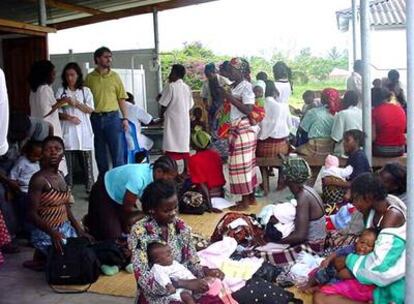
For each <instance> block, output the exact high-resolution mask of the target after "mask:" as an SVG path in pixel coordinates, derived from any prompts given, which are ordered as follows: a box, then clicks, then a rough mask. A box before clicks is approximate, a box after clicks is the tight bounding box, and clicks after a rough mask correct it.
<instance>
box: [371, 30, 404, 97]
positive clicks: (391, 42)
mask: <svg viewBox="0 0 414 304" xmlns="http://www.w3.org/2000/svg"><path fill="white" fill-rule="evenodd" d="M371 33H372V34H371V43H372V46H371V50H372V52H371V62H372V68H371V77H372V79H375V78H383V77H387V73H388V71H389V70H391V69H396V70H398V71H399V72H400V75H401V82H402V84H403V87H404V89H405V87H406V85H407V38H406V31H405V29H389V30H374V31H372V32H371Z"/></svg>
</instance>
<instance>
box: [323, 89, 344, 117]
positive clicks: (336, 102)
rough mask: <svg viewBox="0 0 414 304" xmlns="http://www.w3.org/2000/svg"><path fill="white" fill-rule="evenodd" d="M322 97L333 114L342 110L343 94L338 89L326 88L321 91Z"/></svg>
mask: <svg viewBox="0 0 414 304" xmlns="http://www.w3.org/2000/svg"><path fill="white" fill-rule="evenodd" d="M321 99H322V101H324V103H326V104H327V105H328V109H329V112H330V113H331V114H332V115H335V113H336V112H339V111H341V110H342V104H341V96H340V94H339V91H338V90H337V89H332V88H327V89H324V90H323V91H322V93H321Z"/></svg>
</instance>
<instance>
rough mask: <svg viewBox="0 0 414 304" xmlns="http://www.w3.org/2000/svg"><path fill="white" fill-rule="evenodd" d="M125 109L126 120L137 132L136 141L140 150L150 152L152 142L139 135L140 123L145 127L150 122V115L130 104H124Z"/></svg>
mask: <svg viewBox="0 0 414 304" xmlns="http://www.w3.org/2000/svg"><path fill="white" fill-rule="evenodd" d="M125 104H126V107H127V111H128V112H127V113H128V114H127V118H128V120H129V121H130V122H132V123H133V124H134V125H135V128H136V131H137V140H138V144H139V146H140V148H144V149H145V150H147V151H149V150H151V148H152V146H153V145H154V142H153V141H152V140H151V139H150V138H148V137H147V136H145V135H144V134H142V133H141V123H143V124H145V125H147V124H149V123H150V122H151V121H152V116H151V114H148V113H147V112H146V111H145V110H144V109H143V108H141V107H140V106H138V105H134V104H132V103H129V102H126V103H125Z"/></svg>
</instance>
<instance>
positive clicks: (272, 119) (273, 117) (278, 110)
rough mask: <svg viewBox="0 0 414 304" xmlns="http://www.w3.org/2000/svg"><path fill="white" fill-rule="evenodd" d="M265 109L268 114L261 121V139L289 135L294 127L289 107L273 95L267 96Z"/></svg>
mask: <svg viewBox="0 0 414 304" xmlns="http://www.w3.org/2000/svg"><path fill="white" fill-rule="evenodd" d="M264 109H265V113H266V114H265V117H264V119H263V120H262V122H261V123H260V133H259V140H265V139H268V138H269V137H271V138H275V139H280V138H285V137H288V136H289V133H290V128H291V127H292V119H291V117H290V112H289V109H288V108H287V107H286V106H284V105H283V104H281V103H279V102H277V101H276V100H275V99H274V98H273V97H266V99H265V106H264Z"/></svg>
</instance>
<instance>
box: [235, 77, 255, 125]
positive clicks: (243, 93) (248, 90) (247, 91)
mask: <svg viewBox="0 0 414 304" xmlns="http://www.w3.org/2000/svg"><path fill="white" fill-rule="evenodd" d="M231 93H232V95H233V96H234V97H236V98H238V99H240V100H241V101H242V102H243V103H244V104H247V105H254V103H255V95H254V93H253V86H252V84H251V83H250V82H248V81H247V80H243V81H242V82H240V83H239V84H238V85H237V86H236V87H235V88H234V89H232V90H231ZM243 117H246V114H244V113H242V112H240V111H239V109H237V108H236V107H235V106H234V105H231V109H230V120H231V121H235V120H237V119H239V118H243Z"/></svg>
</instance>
